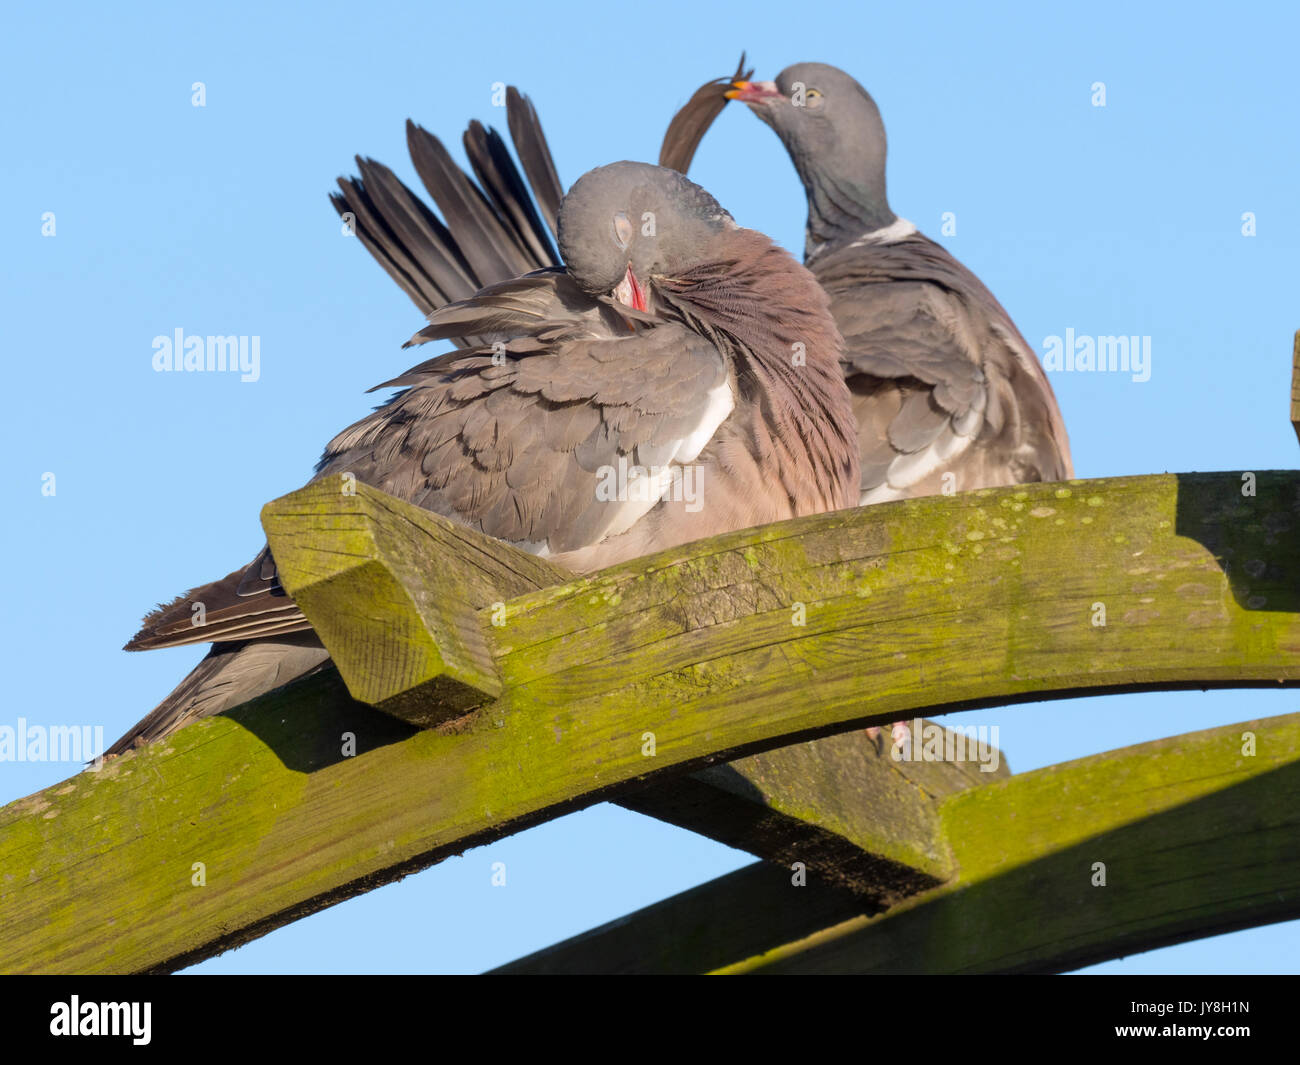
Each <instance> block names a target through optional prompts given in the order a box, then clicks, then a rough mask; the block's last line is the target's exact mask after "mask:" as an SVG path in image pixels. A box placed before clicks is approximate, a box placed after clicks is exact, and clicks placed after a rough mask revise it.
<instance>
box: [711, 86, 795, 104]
mask: <svg viewBox="0 0 1300 1065" xmlns="http://www.w3.org/2000/svg"><path fill="white" fill-rule="evenodd" d="M722 95H723V96H725V97H726V98H727V99H728V100H739V101H740V102H741V103H746V104H761V103H765V102H767V101H768V100H772V99H776V98H778V97H780V96H782V95H783V94H782V92H781V90H780V89H778V88H777V87H776V82H774V81H733V82H732V83H731V88H730V89H728V90H727V91H726V92H725V93H723V94H722Z"/></svg>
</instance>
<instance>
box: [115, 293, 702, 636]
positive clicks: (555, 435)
mask: <svg viewBox="0 0 1300 1065" xmlns="http://www.w3.org/2000/svg"><path fill="white" fill-rule="evenodd" d="M634 323H635V324H634ZM425 332H426V333H428V334H429V335H428V336H427V337H421V339H443V338H445V337H447V336H452V335H485V336H493V335H500V336H502V337H504V338H508V339H504V340H502V341H500V347H499V348H496V349H494V348H492V347H476V348H471V349H468V350H464V351H452V352H449V353H445V354H443V355H440V356H438V357H436V358H434V359H431V360H429V361H427V362H425V363H422V364H421V365H420V366H417V367H415V368H413V369H412V370H410V371H408V372H407V373H405V374H403V375H401V376H400V377H399V378H397V379H395V380H394V381H393V382H391V384H393V385H397V386H400V387H403V388H404V391H402V392H399V393H398V394H397V395H395V396H394V397H393V398H392V399H390V400H389V401H388V402H387V403H385V404H383V405H382V406H380V407H379V408H377V409H376V410H375V411H374V412H373V413H372V414H370V415H369V416H368V417H366V418H363V419H362V420H361V421H359V422H357V423H356V424H354V425H352V426H351V427H349V428H348V429H345V430H344V431H343V432H342V433H340V434H339V435H338V436H336V437H335V438H334V439H333V440H332V441H331V442H330V444H329V445H328V446H327V447H326V449H325V453H324V456H323V457H322V459H321V461H320V463H319V464H318V466H317V474H316V477H317V479H320V478H324V477H329V476H336V475H338V474H341V473H345V472H347V473H352V474H353V475H354V476H355V477H356V478H357V480H359V481H362V482H364V483H366V484H369V485H371V486H373V487H375V488H379V489H381V490H382V491H385V492H388V493H389V494H391V495H395V496H397V497H399V498H401V499H405V500H407V501H408V502H411V503H415V504H416V505H418V506H423V507H426V508H427V509H429V510H432V511H433V512H435V513H438V514H442V515H444V516H445V517H449V518H452V519H453V520H457V521H461V522H464V523H466V524H468V525H470V526H472V527H474V528H477V529H479V530H481V531H482V532H484V533H486V534H487V535H489V536H494V537H497V538H498V539H502V540H506V541H509V542H512V543H515V544H517V545H519V546H521V547H523V548H524V549H526V550H533V551H539V552H550V553H559V552H562V551H568V550H573V549H577V548H582V547H587V546H590V545H592V544H594V543H598V542H599V541H600V540H601V539H602V538H603V537H605V536H608V535H613V534H614V533H616V532H619V531H622V530H623V529H625V528H626V527H627V526H629V525H630V524H632V523H634V522H635V521H636V520H638V519H639V518H640V517H642V516H643V515H644V514H645V513H647V512H648V510H649V509H650V508H651V507H652V506H653V505H654V502H655V497H654V496H653V492H651V493H649V494H647V495H645V496H636V494H635V493H630V494H628V497H624V498H613V499H610V498H601V497H600V496H599V493H598V492H597V485H598V483H599V482H600V481H601V480H602V478H603V477H606V476H607V472H606V471H608V470H609V469H610V468H616V467H617V464H618V462H619V460H620V458H622V459H624V460H625V462H626V464H627V465H629V466H642V467H649V466H661V467H662V466H668V465H669V464H670V463H672V462H678V463H684V462H689V461H692V460H693V459H694V458H695V454H693V453H690V454H688V453H687V449H688V447H689V446H693V445H688V443H687V442H688V441H698V440H699V439H700V435H701V427H704V429H705V430H708V431H706V432H705V437H706V438H707V436H708V435H711V430H710V427H709V426H706V425H705V421H706V419H707V418H708V417H710V416H711V413H710V412H711V411H714V410H715V409H716V407H713V406H711V405H710V397H711V394H712V393H713V392H714V391H715V390H716V389H717V388H718V387H719V386H721V385H723V384H724V383H725V381H726V377H727V367H726V363H725V361H724V359H723V357H722V355H721V354H720V353H719V352H718V351H717V349H716V348H714V347H713V346H712V345H711V344H709V343H708V342H707V341H705V340H704V338H703V337H701V336H699V335H698V334H697V333H694V332H692V331H691V330H689V329H687V328H686V327H685V326H682V325H678V324H675V323H672V322H668V323H663V324H660V325H657V326H654V327H653V328H645V327H644V325H643V324H642V323H640V322H639V321H636V320H635V319H634V322H629V320H628V318H626V317H624V316H623V315H622V314H619V313H618V312H616V311H615V310H614V308H613V306H612V304H610V303H608V302H607V301H601V300H592V299H591V298H590V297H587V296H584V295H583V294H582V293H581V291H580V290H578V289H577V287H576V286H575V285H574V284H573V281H572V280H571V279H570V278H569V276H568V275H567V274H566V273H564V272H563V271H557V270H550V271H541V272H538V273H536V274H533V275H530V276H529V277H525V278H519V279H517V280H516V281H513V282H506V283H503V284H500V285H495V286H490V287H489V288H488V289H487V290H485V291H484V293H481V294H480V295H479V296H477V297H475V298H474V299H472V300H467V301H464V302H463V303H459V304H449V305H448V306H446V307H444V308H442V309H441V310H440V311H437V312H435V313H434V314H433V316H432V320H431V324H430V326H429V327H428V329H427V330H426V331H425ZM197 602H202V603H203V604H204V605H205V611H206V619H205V623H204V624H203V625H202V626H195V625H193V624H192V623H191V616H192V609H193V604H194V603H197ZM306 628H309V625H308V623H307V621H306V619H305V618H304V617H303V616H302V614H301V613H300V612H299V611H298V609H297V607H296V606H294V604H293V601H292V600H291V599H289V598H288V597H286V596H285V595H284V594H283V591H282V590H280V589H279V585H278V582H277V580H276V574H275V568H274V559H272V558H271V556H270V554H269V552H268V551H266V550H264V551H263V552H262V553H261V554H260V555H258V557H257V558H256V559H255V560H254V561H253V563H252V564H251V565H250V566H248V567H245V568H244V569H242V570H236V571H235V572H234V573H231V574H229V575H228V576H227V577H225V578H223V579H222V580H221V581H217V582H214V583H213V584H211V585H206V586H204V587H202V588H198V589H195V590H193V591H191V592H189V593H187V594H186V595H185V596H182V597H180V598H179V599H178V600H176V601H175V602H174V603H172V604H169V605H168V606H167V607H165V608H160V610H159V611H157V612H155V613H154V614H153V615H151V616H150V617H148V618H146V619H145V623H144V628H143V629H142V631H141V632H140V634H138V635H137V636H136V637H135V639H134V640H132V642H131V643H130V644H128V649H130V650H143V649H145V648H151V647H166V646H172V645H174V644H180V643H197V642H206V641H213V640H237V639H248V638H251V637H261V636H271V635H278V634H283V633H287V632H296V631H301V630H303V629H306Z"/></svg>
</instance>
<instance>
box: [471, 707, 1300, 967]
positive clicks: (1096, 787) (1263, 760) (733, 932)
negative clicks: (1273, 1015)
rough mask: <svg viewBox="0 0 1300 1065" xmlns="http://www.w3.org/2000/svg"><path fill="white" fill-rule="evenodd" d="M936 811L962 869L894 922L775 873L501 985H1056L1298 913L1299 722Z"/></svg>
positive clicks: (698, 899) (967, 796)
mask: <svg viewBox="0 0 1300 1065" xmlns="http://www.w3.org/2000/svg"><path fill="white" fill-rule="evenodd" d="M939 808H940V814H941V820H942V835H943V839H944V840H945V842H946V843H947V845H949V846H950V847H951V849H952V853H953V857H954V859H955V861H956V864H957V868H958V873H957V875H956V876H955V877H954V879H953V880H952V881H951V882H950V883H948V884H945V885H943V886H941V887H939V888H937V889H935V890H934V891H931V892H930V893H928V894H926V895H923V896H920V897H917V898H915V899H911V900H908V901H905V902H902V903H901V904H899V905H897V906H896V907H894V908H893V909H892V910H890V911H889V912H888V913H886V914H884V915H883V916H874V917H873V916H872V915H871V913H869V912H868V911H867V910H866V908H864V907H863V905H862V903H861V901H860V900H858V899H857V898H855V897H854V896H853V895H852V894H849V893H844V892H837V891H835V890H833V889H831V887H830V886H829V885H826V884H824V883H820V882H818V881H817V880H815V879H810V880H809V882H808V884H807V886H806V887H798V886H795V885H794V884H793V883H792V880H791V876H790V873H789V872H788V871H787V870H782V869H778V868H775V867H769V866H766V865H765V864H762V863H760V865H758V866H750V867H748V868H746V869H742V870H740V871H738V872H736V873H732V874H730V875H729V876H726V877H721V878H719V879H717V880H713V881H710V882H709V883H707V884H703V885H701V886H699V887H696V888H692V889H691V890H690V891H687V892H684V893H683V894H680V895H675V896H673V897H672V898H669V899H666V900H664V901H663V902H660V903H656V904H655V905H654V906H651V907H648V908H646V909H643V910H638V911H637V912H635V913H632V914H629V915H627V916H626V917H622V918H620V919H619V920H617V921H613V922H611V923H610V924H607V925H603V926H601V927H599V928H595V929H592V930H591V931H589V932H586V933H583V934H582V935H580V936H576V937H574V938H573V939H569V940H565V941H564V942H563V943H558V944H556V945H555V946H552V947H549V948H547V949H546V950H542V951H538V952H537V953H536V954H532V955H529V956H528V957H526V958H520V959H519V960H518V961H514V962H511V963H510V964H509V965H506V966H503V967H502V968H501V969H500V970H497V971H499V972H514V973H535V972H546V973H568V972H603V971H613V972H627V973H646V972H654V973H659V972H687V971H693V972H705V971H722V972H732V973H828V972H830V973H922V972H923V973H939V972H993V973H996V972H1001V973H1006V972H1059V971H1062V970H1067V969H1074V968H1078V967H1080V966H1083V965H1089V964H1093V963H1095V962H1099V961H1105V960H1108V959H1110V958H1117V957H1122V956H1124V955H1128V954H1134V953H1137V952H1140V951H1144V950H1150V949H1152V948H1154V947H1159V946H1165V945H1168V944H1170V943H1176V942H1180V941H1183V940H1187V939H1193V938H1197V937H1200V936H1207V935H1215V934H1218V933H1220V932H1228V931H1232V930H1234V929H1238V928H1245V927H1249V926H1252V925H1259V924H1265V923H1269V922H1273V921H1283V920H1288V919H1290V918H1293V917H1297V916H1300V714H1290V715H1286V716H1284V717H1274V718H1265V719H1263V720H1255V721H1248V722H1243V723H1241V724H1236V725H1226V726H1223V727H1221V728H1215V729H1209V730H1206V731H1204V732H1195V733H1189V734H1187V735H1184V736H1174V737H1171V738H1169V739H1163V740H1156V741H1155V742H1152V743H1144V744H1140V745H1138V746H1135V747H1128V748H1124V749H1122V750H1118V751H1110V752H1107V753H1105V754H1099V755H1094V756H1092V757H1089V758H1082V759H1079V760H1077V761H1074V762H1067V763H1065V764H1063V765H1057V766H1051V767H1050V768H1047V769H1040V770H1035V771H1033V772H1029V773H1022V774H1020V775H1018V776H1015V777H1011V778H1010V779H1007V780H1000V781H997V782H994V783H991V784H987V785H985V786H983V787H975V788H971V789H968V790H964V791H960V792H956V793H954V794H952V795H951V796H948V797H946V798H944V799H942V800H941V801H940V803H939ZM1103 877H1104V884H1103V883H1102V879H1103ZM818 922H820V924H818ZM814 926H816V927H814ZM715 929H716V930H715ZM733 946H734V951H733ZM746 950H748V951H749V953H748V954H744V952H745V951H746ZM742 955H743V956H742Z"/></svg>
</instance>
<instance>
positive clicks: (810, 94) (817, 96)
mask: <svg viewBox="0 0 1300 1065" xmlns="http://www.w3.org/2000/svg"><path fill="white" fill-rule="evenodd" d="M804 101H805V103H806V104H807V106H808V107H809V108H818V107H821V105H822V94H821V93H820V92H818V91H817V90H816V89H809V90H808V91H807V92H806V93H804Z"/></svg>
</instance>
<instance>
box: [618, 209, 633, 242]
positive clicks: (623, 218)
mask: <svg viewBox="0 0 1300 1065" xmlns="http://www.w3.org/2000/svg"><path fill="white" fill-rule="evenodd" d="M631 242H632V222H631V220H630V219H629V218H628V216H627V215H625V214H624V213H623V212H622V211H619V212H618V214H616V215H615V216H614V243H615V244H617V245H618V246H619V247H620V248H622V249H624V250H626V249H627V246H628V245H629V244H630V243H631Z"/></svg>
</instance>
